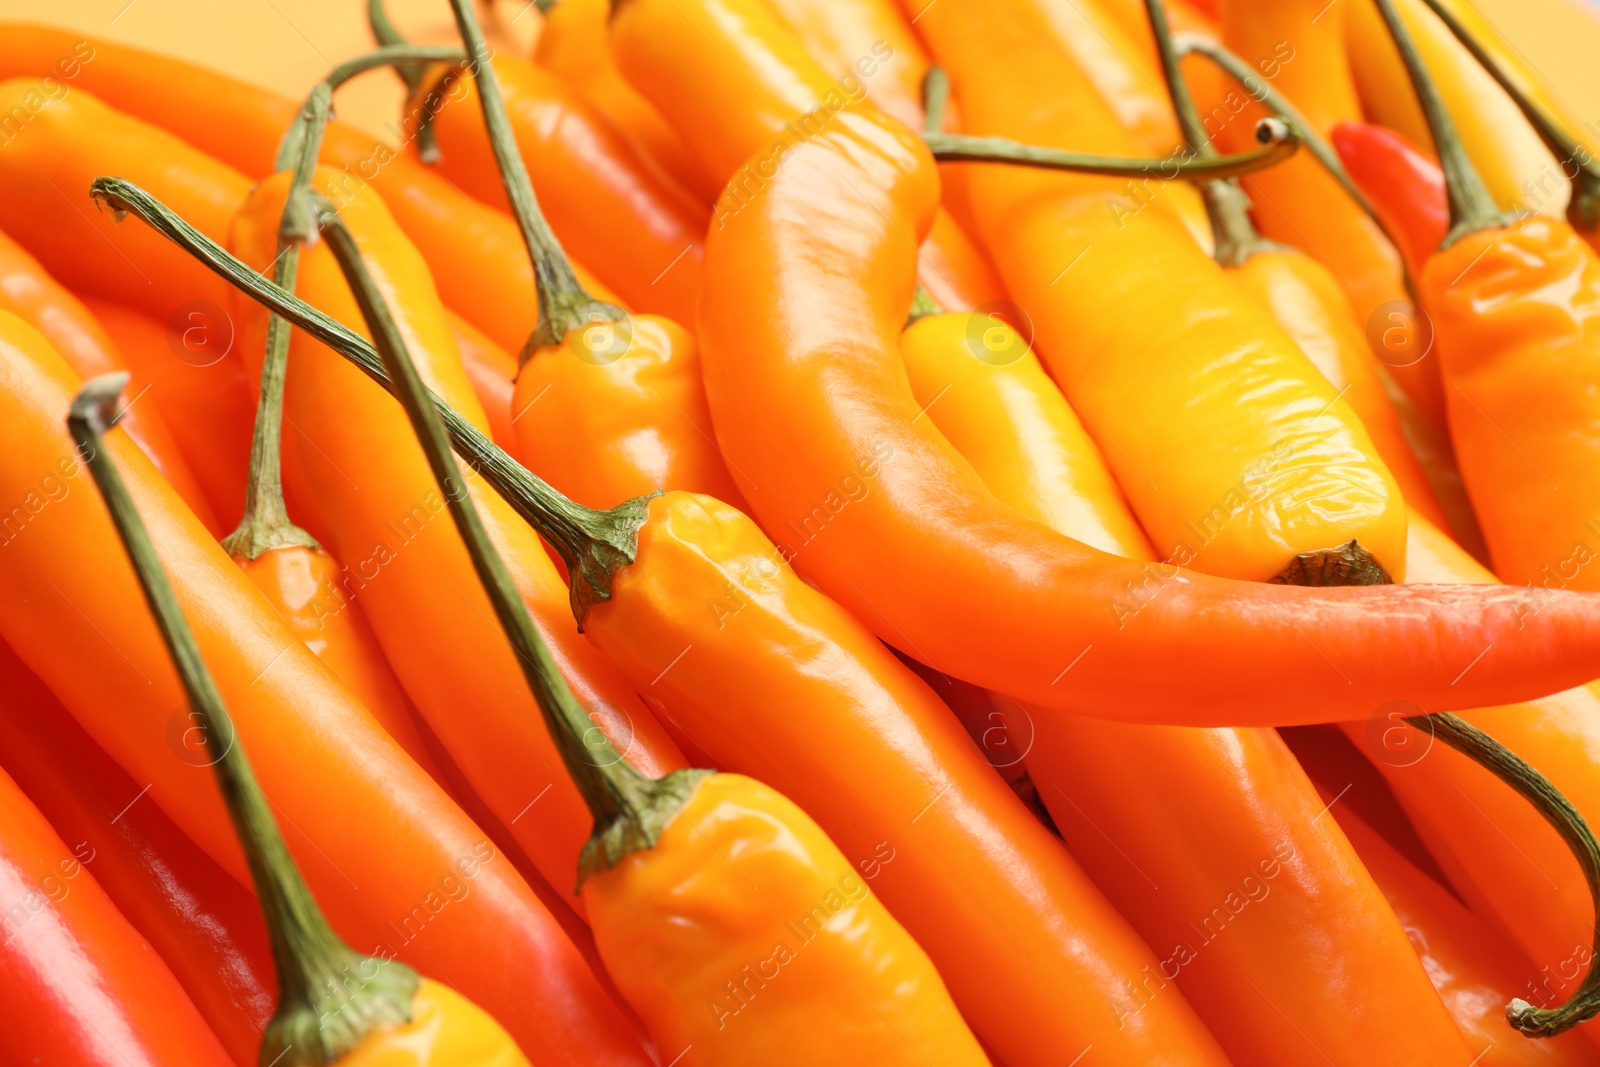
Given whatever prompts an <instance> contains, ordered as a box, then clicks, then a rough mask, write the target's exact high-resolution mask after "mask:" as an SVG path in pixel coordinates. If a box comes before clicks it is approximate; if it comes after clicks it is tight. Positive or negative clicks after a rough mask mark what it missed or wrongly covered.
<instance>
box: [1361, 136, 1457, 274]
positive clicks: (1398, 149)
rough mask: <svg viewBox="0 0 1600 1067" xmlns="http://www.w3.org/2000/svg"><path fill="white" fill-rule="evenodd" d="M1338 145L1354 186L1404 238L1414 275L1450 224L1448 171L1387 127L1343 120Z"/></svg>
mask: <svg viewBox="0 0 1600 1067" xmlns="http://www.w3.org/2000/svg"><path fill="white" fill-rule="evenodd" d="M1332 140H1333V147H1334V150H1335V151H1337V152H1338V153H1339V159H1340V161H1341V162H1343V163H1344V169H1345V170H1347V171H1349V172H1350V177H1352V178H1354V179H1355V183H1356V185H1358V186H1360V187H1361V191H1362V192H1363V193H1366V194H1367V198H1368V199H1369V200H1371V201H1372V204H1373V206H1374V207H1376V208H1377V209H1378V214H1379V215H1380V216H1381V217H1382V218H1383V224H1384V225H1385V226H1387V227H1388V228H1389V232H1390V233H1392V234H1394V235H1395V236H1396V237H1398V238H1399V239H1400V243H1401V247H1400V254H1401V255H1402V256H1404V257H1405V261H1406V267H1407V269H1408V270H1410V271H1411V272H1412V273H1413V274H1421V273H1422V265H1423V264H1424V263H1426V262H1427V261H1428V257H1429V256H1431V255H1433V253H1434V252H1435V251H1437V250H1438V248H1439V244H1440V242H1441V241H1443V240H1444V235H1445V232H1446V231H1447V230H1448V229H1449V228H1450V205H1449V203H1448V202H1447V199H1446V196H1445V188H1444V171H1442V170H1440V169H1439V164H1437V163H1435V162H1434V161H1433V160H1432V159H1431V158H1430V157H1428V156H1426V155H1424V154H1423V153H1422V152H1421V151H1419V150H1418V149H1417V148H1416V147H1415V146H1413V145H1412V143H1411V142H1410V141H1408V140H1406V139H1405V138H1404V137H1402V136H1401V135H1400V134H1398V133H1396V132H1394V131H1393V130H1391V129H1388V128H1386V127H1383V126H1377V125H1373V124H1372V123H1367V122H1341V123H1339V124H1338V125H1337V126H1335V127H1334V128H1333V134H1332Z"/></svg>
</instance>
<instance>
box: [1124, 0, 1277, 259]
mask: <svg viewBox="0 0 1600 1067" xmlns="http://www.w3.org/2000/svg"><path fill="white" fill-rule="evenodd" d="M1145 9H1146V11H1147V12H1148V14H1149V17H1150V29H1151V32H1152V33H1153V34H1154V35H1155V40H1156V50H1157V52H1158V53H1159V54H1160V56H1161V69H1162V71H1163V72H1164V73H1165V74H1166V77H1167V95H1168V96H1169V97H1170V98H1171V100H1172V109H1173V111H1174V112H1175V113H1176V114H1177V116H1178V127H1179V129H1181V130H1182V131H1183V139H1184V142H1185V143H1186V144H1187V145H1188V147H1189V148H1191V149H1192V150H1193V151H1194V152H1195V153H1196V155H1198V156H1199V157H1200V158H1201V159H1210V158H1213V157H1215V156H1216V155H1217V149H1216V146H1215V145H1213V144H1212V143H1211V137H1210V135H1209V134H1208V133H1207V132H1206V127H1205V123H1203V122H1201V121H1200V113H1199V111H1197V110H1196V109H1195V106H1194V96H1193V94H1192V93H1190V92H1189V83H1188V82H1187V81H1186V80H1184V77H1183V61H1182V57H1181V56H1179V55H1178V51H1177V49H1176V48H1175V47H1174V46H1173V43H1172V27H1171V25H1170V24H1169V23H1168V21H1167V10H1166V8H1165V6H1163V4H1162V2H1161V0H1145ZM1199 188H1200V198H1201V200H1202V201H1204V203H1205V206H1206V218H1207V219H1208V220H1210V222H1211V237H1212V245H1213V247H1212V255H1213V256H1215V257H1216V260H1217V262H1218V263H1221V264H1222V265H1223V266H1226V267H1237V266H1240V265H1241V264H1243V263H1244V261H1245V260H1247V259H1249V258H1250V257H1251V256H1253V255H1255V254H1256V253H1257V252H1265V251H1267V250H1269V249H1271V248H1273V247H1275V246H1274V245H1273V244H1272V242H1270V241H1268V240H1267V239H1266V238H1264V237H1262V236H1261V234H1260V232H1259V231H1258V230H1257V229H1256V227H1255V223H1253V222H1251V221H1250V198H1249V197H1248V196H1247V195H1246V194H1245V191H1244V190H1243V189H1242V188H1241V187H1240V186H1239V183H1238V182H1237V181H1235V180H1233V179H1228V180H1226V181H1209V182H1201V183H1200V184H1199Z"/></svg>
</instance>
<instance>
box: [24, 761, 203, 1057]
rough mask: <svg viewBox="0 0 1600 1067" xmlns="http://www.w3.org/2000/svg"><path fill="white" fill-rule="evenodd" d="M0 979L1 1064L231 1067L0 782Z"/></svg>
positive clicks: (63, 852) (35, 812)
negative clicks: (0, 995)
mask: <svg viewBox="0 0 1600 1067" xmlns="http://www.w3.org/2000/svg"><path fill="white" fill-rule="evenodd" d="M0 828H3V829H0V900H4V901H5V902H6V921H5V927H4V929H5V940H4V941H3V942H0V977H3V978H4V980H5V988H6V997H5V1020H4V1021H5V1028H4V1032H3V1036H0V1054H3V1055H4V1056H5V1058H6V1059H7V1060H9V1061H10V1062H12V1063H48V1062H70V1063H74V1064H84V1065H86V1067H101V1065H105V1067H110V1065H112V1064H117V1065H127V1064H132V1065H134V1067H158V1065H164V1064H172V1063H184V1064H191V1063H192V1064H196V1065H201V1067H204V1065H211V1067H224V1065H226V1064H231V1063H232V1061H231V1060H229V1059H228V1054H227V1053H226V1052H225V1051H223V1048H222V1045H221V1044H220V1043H219V1042H218V1040H217V1036H216V1035H215V1034H213V1033H212V1032H211V1030H210V1029H209V1028H208V1027H207V1026H206V1024H205V1021H204V1020H203V1019H202V1018H201V1017H200V1013H199V1012H198V1011H197V1010H196V1009H195V1006H194V1002H193V1001H191V1000H190V999H189V996H188V994H187V993H185V992H184V991H183V987H182V986H180V985H179V984H178V981H177V979H176V978H174V977H173V976H172V972H171V971H170V970H169V969H168V968H167V965H166V964H165V963H163V962H161V959H160V957H158V956H157V955H156V954H155V953H154V952H153V951H151V949H150V945H149V943H147V942H146V941H145V940H144V938H142V937H140V936H139V934H138V932H137V931H136V930H134V928H133V927H132V926H130V925H129V924H128V920H127V919H125V918H123V917H122V914H121V913H120V912H118V911H117V909H116V905H114V904H112V903H111V900H110V898H108V897H107V896H106V894H105V890H103V889H101V888H100V887H99V886H98V885H96V884H95V880H94V875H93V874H91V873H89V869H88V867H86V866H85V865H84V862H83V860H84V857H83V856H82V855H75V854H74V853H73V852H71V851H69V850H68V848H67V846H66V845H65V844H64V843H63V842H62V840H61V838H60V837H58V836H57V835H56V832H55V831H54V830H52V829H51V828H50V824H49V823H47V822H46V821H45V819H44V816H43V815H41V814H39V809H38V808H36V807H34V806H33V803H32V802H31V801H30V800H29V799H28V798H27V797H26V796H24V795H23V793H22V790H20V789H18V788H17V785H16V783H15V782H14V781H12V779H11V776H10V775H8V774H6V773H5V772H4V771H0Z"/></svg>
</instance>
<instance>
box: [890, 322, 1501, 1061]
mask: <svg viewBox="0 0 1600 1067" xmlns="http://www.w3.org/2000/svg"><path fill="white" fill-rule="evenodd" d="M968 318H969V316H967V315H935V316H930V317H928V318H924V319H921V320H919V321H917V322H916V323H915V324H913V325H912V326H911V327H910V328H909V329H907V330H906V332H905V333H904V334H903V335H902V336H901V350H902V351H903V352H904V354H905V358H906V366H907V370H908V371H909V372H910V376H911V380H912V388H913V391H914V392H915V393H916V395H917V399H918V401H919V402H920V403H923V404H925V405H927V406H926V408H925V410H926V411H927V413H928V417H929V418H930V419H931V420H932V421H933V423H934V425H935V426H937V427H938V428H939V430H940V431H941V432H943V433H945V435H946V436H947V437H949V438H950V441H951V444H953V445H954V446H955V447H956V449H957V451H959V452H961V454H962V455H963V456H964V457H965V458H966V459H968V460H969V461H970V462H971V463H972V464H973V467H974V468H975V469H976V470H977V473H978V475H979V477H981V478H983V479H984V482H985V484H987V485H988V486H989V487H990V488H991V489H992V490H993V491H994V493H995V495H996V496H997V497H999V499H1000V500H1001V501H1002V502H1004V503H1006V504H1009V505H1011V506H1012V507H1014V508H1016V509H1017V510H1018V511H1020V512H1022V513H1023V514H1024V515H1027V516H1028V517H1029V518H1033V519H1035V520H1037V521H1040V522H1043V523H1044V524H1045V525H1047V526H1049V527H1051V528H1052V529H1054V530H1056V531H1057V532H1059V533H1062V534H1065V535H1067V536H1069V537H1076V538H1078V539H1081V540H1082V541H1083V542H1085V543H1087V544H1091V545H1094V546H1096V547H1099V548H1103V549H1104V550H1106V551H1109V552H1115V553H1117V554H1119V555H1123V556H1127V557H1129V558H1131V559H1137V560H1147V561H1153V560H1154V559H1155V554H1154V552H1153V551H1152V550H1151V548H1150V545H1149V542H1148V541H1146V540H1145V538H1144V535H1143V533H1142V532H1140V530H1139V528H1138V524H1137V523H1136V522H1135V520H1134V518H1133V516H1132V514H1130V513H1129V511H1128V507H1127V504H1126V502H1125V501H1124V500H1123V498H1122V494H1121V491H1120V490H1119V489H1117V487H1116V484H1115V483H1114V482H1113V481H1112V480H1111V476H1110V473H1109V472H1108V471H1107V470H1106V469H1105V465H1104V461H1103V460H1102V459H1101V458H1100V454H1099V452H1098V451H1097V450H1096V448H1095V446H1094V443H1093V442H1092V441H1091V440H1090V438H1089V436H1088V434H1087V433H1086V432H1085V431H1084V429H1083V428H1082V426H1081V424H1080V423H1079V422H1078V419H1077V417H1076V416H1075V415H1074V414H1073V413H1072V409H1071V408H1070V407H1068V406H1067V403H1066V401H1065V400H1063V399H1062V398H1061V396H1060V394H1059V392H1057V391H1056V389H1055V386H1054V385H1053V384H1052V383H1051V382H1050V381H1049V379H1048V378H1046V377H1045V375H1044V372H1043V370H1042V369H1041V368H1040V367H1039V364H1038V360H1037V359H1036V358H1035V356H1034V355H1033V353H1032V352H1031V351H1030V350H1029V347H1028V344H1027V342H1026V341H1024V340H1023V339H1022V338H1021V337H1019V336H1018V335H1016V334H1015V333H1014V332H1007V331H1005V328H1003V327H1001V328H999V330H1000V332H1001V334H1002V336H1000V337H996V338H994V339H993V340H992V343H991V344H990V345H989V346H986V347H984V348H981V349H975V348H974V347H973V346H971V345H969V342H968V341H967V332H968V325H967V323H966V322H965V321H964V320H966V319H968ZM969 449H970V450H969ZM1019 472H1025V475H1024V476H1020V477H1019ZM1021 713H1022V716H1023V718H1022V721H1019V722H1017V723H1007V726H1008V727H1009V728H1011V734H1012V737H1011V740H1012V743H1014V744H1016V745H1017V753H1016V756H1017V758H1023V759H1025V761H1026V763H1027V767H1028V771H1029V773H1030V775H1031V776H1032V778H1033V780H1034V784H1035V785H1036V786H1037V788H1038V790H1039V797H1040V799H1041V800H1042V801H1043V802H1044V805H1045V807H1046V808H1047V809H1049V811H1050V814H1051V816H1052V817H1053V819H1054V821H1055V824H1056V826H1057V827H1058V828H1059V829H1060V831H1061V834H1062V836H1063V838H1064V839H1065V840H1066V842H1067V845H1068V846H1069V847H1070V848H1071V850H1072V853H1073V855H1074V856H1075V857H1077V858H1078V860H1079V861H1080V862H1082V863H1083V864H1084V865H1085V868H1086V869H1087V870H1088V872H1089V874H1090V875H1091V876H1092V877H1093V878H1094V879H1095V882H1096V884H1097V885H1099V886H1100V887H1101V889H1102V890H1103V891H1104V892H1105V893H1106V894H1107V896H1108V897H1109V898H1110V900H1111V901H1112V903H1113V904H1114V905H1115V906H1116V907H1117V909H1118V911H1120V912H1121V913H1122V914H1123V915H1125V916H1127V917H1128V919H1129V921H1130V922H1131V923H1132V924H1133V925H1134V927H1135V929H1136V930H1137V931H1138V932H1139V934H1140V936H1141V937H1142V938H1143V939H1144V941H1145V943H1146V944H1148V945H1150V946H1152V947H1153V948H1155V949H1156V955H1157V957H1158V960H1159V962H1158V964H1157V965H1156V967H1154V968H1149V967H1147V968H1146V970H1145V972H1144V973H1143V974H1142V975H1140V976H1139V977H1138V978H1137V979H1136V980H1135V981H1134V982H1133V983H1131V984H1130V985H1128V986H1127V987H1126V988H1125V989H1124V990H1123V991H1122V993H1121V996H1120V997H1119V998H1118V999H1119V1011H1120V1013H1121V1015H1122V1017H1123V1018H1124V1019H1128V1018H1138V1016H1139V1015H1140V1014H1141V1013H1142V1012H1144V1011H1145V1010H1147V1009H1148V1008H1149V1007H1150V1006H1151V1005H1152V1004H1154V1003H1156V1002H1157V1001H1159V1000H1160V999H1161V998H1162V997H1164V996H1170V995H1171V994H1170V992H1168V991H1167V987H1168V986H1169V985H1172V984H1176V986H1177V988H1178V989H1180V990H1182V991H1183V995H1184V996H1185V997H1187V998H1188V999H1189V1000H1190V1001H1191V1002H1192V1003H1193V1004H1194V1006H1195V1010H1196V1011H1197V1012H1198V1013H1199V1014H1200V1016H1201V1019H1202V1020H1203V1021H1204V1022H1205V1023H1206V1025H1207V1026H1208V1027H1209V1028H1210V1029H1211V1032H1212V1033H1213V1034H1215V1035H1216V1037H1217V1040H1218V1041H1219V1042H1220V1043H1221V1044H1222V1046H1223V1049H1224V1051H1226V1052H1227V1054H1228V1055H1229V1057H1230V1058H1231V1059H1232V1060H1233V1061H1234V1062H1235V1063H1263V1062H1269V1061H1271V1060H1273V1059H1275V1058H1276V1059H1281V1058H1283V1057H1284V1056H1287V1055H1292V1053H1290V1051H1289V1050H1291V1049H1299V1050H1301V1054H1302V1055H1304V1056H1306V1057H1315V1056H1316V1055H1317V1054H1318V1053H1320V1054H1321V1055H1323V1056H1327V1057H1328V1058H1329V1059H1331V1060H1333V1061H1334V1062H1345V1061H1351V1060H1356V1059H1360V1058H1362V1057H1363V1055H1366V1054H1368V1053H1369V1052H1370V1049H1371V1048H1372V1047H1373V1046H1374V1044H1375V1043H1376V1042H1379V1041H1382V1042H1383V1047H1384V1050H1385V1053H1384V1054H1385V1056H1391V1055H1392V1056H1393V1058H1394V1062H1395V1063H1439V1064H1441V1065H1442V1064H1446V1063H1457V1064H1459V1063H1460V1061H1461V1058H1462V1056H1463V1055H1465V1056H1467V1057H1468V1058H1470V1054H1469V1053H1468V1052H1467V1050H1466V1048H1465V1046H1463V1045H1462V1043H1461V1040H1460V1038H1459V1036H1458V1035H1457V1034H1456V1033H1455V1031H1454V1027H1453V1026H1452V1024H1451V1021H1450V1018H1449V1016H1448V1015H1447V1014H1446V1013H1445V1012H1444V1011H1443V1010H1441V1007H1440V1005H1439V1003H1438V1000H1437V998H1436V997H1435V996H1434V995H1433V990H1432V989H1431V987H1430V986H1429V984H1428V978H1427V975H1426V974H1425V973H1424V972H1423V971H1422V969H1421V968H1419V967H1418V966H1417V965H1416V963H1415V960H1414V959H1413V958H1412V954H1411V952H1410V949H1409V946H1408V945H1407V944H1406V941H1405V936H1404V933H1403V932H1402V930H1401V929H1400V927H1399V925H1398V924H1397V923H1395V921H1394V917H1393V916H1392V915H1390V914H1389V913H1388V910H1387V908H1386V907H1385V906H1384V902H1383V900H1382V898H1381V897H1380V896H1379V894H1378V891H1377V888H1376V887H1375V886H1373V885H1372V883H1371V882H1370V880H1368V879H1366V878H1363V877H1361V876H1360V875H1359V873H1352V872H1358V871H1359V866H1358V865H1357V864H1356V863H1355V860H1354V857H1353V856H1352V855H1351V853H1350V849H1349V846H1348V845H1347V844H1346V843H1345V842H1344V841H1343V840H1341V839H1340V838H1339V837H1338V835H1337V834H1331V833H1330V832H1329V831H1330V825H1329V824H1326V823H1325V824H1323V825H1321V826H1319V825H1318V817H1319V811H1318V809H1319V808H1320V807H1321V803H1320V802H1319V801H1318V799H1317V796H1316V793H1315V791H1314V790H1313V789H1312V788H1311V786H1310V783H1309V782H1308V781H1307V780H1306V778H1305V776H1304V774H1303V773H1301V771H1300V769H1299V768H1298V767H1297V766H1295V763H1294V759H1293V757H1292V756H1290V755H1289V754H1288V752H1287V751H1286V750H1285V749H1284V747H1283V744H1282V742H1281V741H1280V740H1279V739H1278V737H1277V736H1276V735H1275V734H1274V733H1273V732H1272V731H1270V730H1266V729H1254V730H1194V729H1189V728H1183V727H1150V726H1133V725H1129V724H1126V723H1113V722H1104V721H1097V720H1094V719H1086V718H1083V717H1080V716H1077V715H1067V714H1061V713H1056V712H1049V711H1043V710H1040V711H1036V712H1028V711H1027V710H1026V709H1022V712H1021ZM1024 726H1025V728H1024ZM1129 782H1138V783H1139V787H1138V788H1137V789H1136V790H1132V791H1130V790H1129V789H1128V788H1127V785H1128V783H1129ZM1198 840H1204V841H1205V842H1206V846H1205V848H1204V849H1203V850H1196V849H1193V848H1187V847H1183V846H1182V845H1180V844H1179V842H1182V841H1198ZM1247 909H1248V911H1247ZM1332 974H1338V975H1341V976H1342V979H1341V980H1340V981H1329V980H1328V976H1329V975H1332ZM1263 1001H1264V1002H1265V1003H1262V1002H1263ZM1251 1004H1254V1005H1257V1006H1258V1007H1259V1008H1260V1010H1248V1009H1247V1010H1243V1011H1241V1010H1240V1009H1241V1006H1242V1005H1251ZM1402 1046H1403V1047H1402ZM1364 1050H1366V1051H1364Z"/></svg>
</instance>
